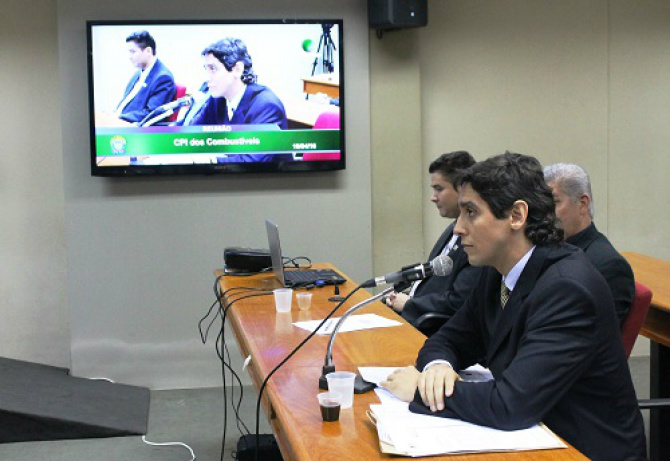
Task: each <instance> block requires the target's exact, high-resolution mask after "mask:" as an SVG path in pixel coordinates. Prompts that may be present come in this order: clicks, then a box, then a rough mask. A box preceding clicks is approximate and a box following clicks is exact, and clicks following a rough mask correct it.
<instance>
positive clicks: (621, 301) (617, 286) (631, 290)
mask: <svg viewBox="0 0 670 461" xmlns="http://www.w3.org/2000/svg"><path fill="white" fill-rule="evenodd" d="M544 179H545V181H546V182H547V184H548V185H549V187H551V189H552V191H553V194H554V201H555V202H556V216H557V217H558V219H559V220H560V221H561V225H562V227H563V231H564V232H565V239H566V242H567V243H570V244H571V245H574V246H576V247H579V248H581V249H582V250H583V251H584V253H586V257H587V258H588V259H589V261H591V263H592V264H593V265H594V266H595V267H596V269H598V271H599V272H600V273H601V274H602V276H603V277H604V278H605V280H606V281H607V284H608V285H609V287H610V290H611V291H612V298H614V308H615V311H616V314H617V317H618V319H619V324H622V323H623V321H624V320H625V319H626V316H627V315H628V311H630V308H631V305H632V303H633V297H634V296H635V279H634V277H633V270H632V269H631V268H630V265H629V264H628V261H626V260H625V259H624V257H623V256H621V255H620V254H619V252H617V251H616V249H615V248H614V247H613V246H612V244H611V243H610V241H609V240H608V239H607V237H605V236H604V235H603V234H601V233H600V232H598V229H596V225H595V224H594V223H593V217H594V215H595V211H594V206H593V194H592V193H591V181H590V180H589V175H588V174H587V173H586V171H584V169H583V168H582V167H580V166H579V165H575V164H568V163H556V164H553V165H549V166H547V167H545V168H544Z"/></svg>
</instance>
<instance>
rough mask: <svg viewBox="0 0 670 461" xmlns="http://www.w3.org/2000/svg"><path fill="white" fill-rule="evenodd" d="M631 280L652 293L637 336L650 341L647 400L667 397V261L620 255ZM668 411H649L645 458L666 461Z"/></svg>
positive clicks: (669, 348)
mask: <svg viewBox="0 0 670 461" xmlns="http://www.w3.org/2000/svg"><path fill="white" fill-rule="evenodd" d="M622 254H623V256H624V258H626V260H627V261H628V263H629V264H630V266H631V267H632V269H633V273H634V274H635V280H637V281H638V282H640V283H642V284H643V285H645V286H647V287H648V288H649V289H650V290H651V291H652V293H653V296H652V298H651V306H650V308H649V312H648V313H647V317H646V319H645V320H644V324H643V325H642V329H641V330H640V333H641V334H642V335H643V336H646V337H647V338H649V339H650V340H651V347H650V349H651V359H650V368H649V378H650V386H649V387H650V388H649V391H650V392H649V394H650V396H651V398H660V397H663V398H668V397H670V262H668V261H663V260H662V259H657V258H652V257H651V256H646V255H643V254H640V253H633V252H624V253H622ZM668 435H670V408H665V409H662V410H653V411H651V414H650V418H649V445H650V447H649V448H650V450H649V458H650V459H651V461H660V460H662V459H667V456H668V454H669V453H670V437H668Z"/></svg>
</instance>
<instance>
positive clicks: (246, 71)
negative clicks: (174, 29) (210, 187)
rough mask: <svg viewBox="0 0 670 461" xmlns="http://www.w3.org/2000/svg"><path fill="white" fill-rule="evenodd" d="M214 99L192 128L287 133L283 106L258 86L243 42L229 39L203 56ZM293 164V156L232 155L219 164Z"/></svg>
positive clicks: (222, 159)
mask: <svg viewBox="0 0 670 461" xmlns="http://www.w3.org/2000/svg"><path fill="white" fill-rule="evenodd" d="M202 56H203V59H204V66H205V74H206V76H207V85H208V86H209V91H210V94H211V97H210V98H209V99H208V100H207V102H206V103H205V104H204V106H203V107H202V109H200V112H198V114H197V115H196V116H195V117H194V118H193V121H192V122H191V125H274V126H275V127H277V128H279V129H282V130H284V129H286V128H287V126H288V119H287V118H286V111H285V109H284V104H283V103H282V102H281V101H280V100H279V98H278V97H277V96H276V95H275V94H274V93H273V92H272V90H270V89H269V88H268V87H266V86H263V85H259V84H257V83H256V80H257V77H256V74H255V73H254V69H253V61H252V60H251V56H250V55H249V52H248V50H247V46H246V45H245V44H244V42H243V41H242V40H240V39H236V38H232V37H228V38H224V39H223V40H219V41H218V42H216V43H212V44H211V45H209V46H208V47H207V48H205V49H204V50H203V52H202ZM280 160H281V161H291V160H293V156H292V155H291V154H231V155H227V156H221V157H218V158H217V161H218V162H219V163H228V162H238V163H240V162H270V161H280Z"/></svg>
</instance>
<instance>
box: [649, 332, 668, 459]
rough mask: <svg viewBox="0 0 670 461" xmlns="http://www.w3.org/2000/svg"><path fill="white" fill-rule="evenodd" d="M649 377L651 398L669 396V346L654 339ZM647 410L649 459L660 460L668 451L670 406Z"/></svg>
mask: <svg viewBox="0 0 670 461" xmlns="http://www.w3.org/2000/svg"><path fill="white" fill-rule="evenodd" d="M649 377H650V389H649V391H650V397H651V398H652V399H653V398H668V397H670V348H668V347H666V346H663V345H661V344H659V343H657V342H655V341H651V361H650V370H649ZM649 411H650V414H649V459H650V461H662V460H663V459H664V458H663V456H664V455H665V456H667V454H668V453H670V437H668V434H670V408H660V409H656V410H649ZM665 459H667V458H665Z"/></svg>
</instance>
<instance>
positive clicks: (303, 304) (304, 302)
mask: <svg viewBox="0 0 670 461" xmlns="http://www.w3.org/2000/svg"><path fill="white" fill-rule="evenodd" d="M295 299H297V300H298V308H299V309H300V310H301V311H306V310H307V309H309V308H310V307H312V293H296V294H295Z"/></svg>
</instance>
